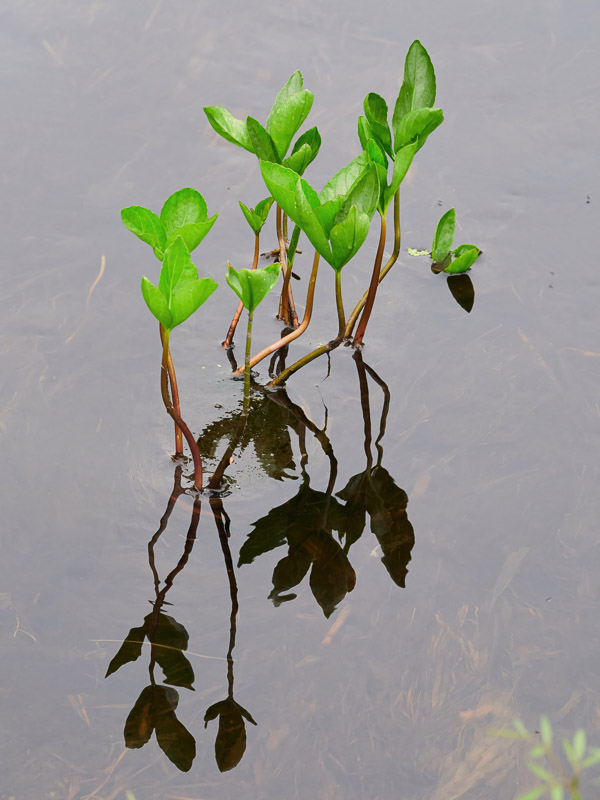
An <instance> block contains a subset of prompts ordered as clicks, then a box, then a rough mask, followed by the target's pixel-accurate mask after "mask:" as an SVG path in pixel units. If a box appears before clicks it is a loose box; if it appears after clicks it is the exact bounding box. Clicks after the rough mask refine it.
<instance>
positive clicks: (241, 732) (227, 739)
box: [204, 697, 256, 772]
mask: <svg viewBox="0 0 600 800" xmlns="http://www.w3.org/2000/svg"><path fill="white" fill-rule="evenodd" d="M217 717H219V730H218V732H217V739H216V741H215V757H216V760H217V766H218V768H219V771H220V772H227V771H228V770H230V769H233V768H234V767H236V766H237V765H238V764H239V763H240V761H241V760H242V756H243V755H244V751H245V750H246V725H245V723H244V718H245V719H247V720H248V722H251V723H252V724H253V725H256V722H255V721H254V720H253V719H252V717H251V715H250V713H249V712H248V711H246V709H245V708H242V706H241V705H239V703H236V702H235V700H234V699H233V697H228V698H227V699H226V700H221V701H220V702H218V703H215V704H214V705H212V706H211V707H210V708H208V709H207V711H206V714H205V715H204V727H205V728H206V727H207V726H208V723H209V722H210V721H211V720H213V719H216V718H217Z"/></svg>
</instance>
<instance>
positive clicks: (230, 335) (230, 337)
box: [222, 233, 260, 348]
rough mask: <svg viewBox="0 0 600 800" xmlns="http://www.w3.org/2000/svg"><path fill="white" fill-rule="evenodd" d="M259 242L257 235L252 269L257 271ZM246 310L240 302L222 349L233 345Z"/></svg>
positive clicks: (256, 235) (257, 235)
mask: <svg viewBox="0 0 600 800" xmlns="http://www.w3.org/2000/svg"><path fill="white" fill-rule="evenodd" d="M259 241H260V235H259V234H258V233H257V234H255V236H254V259H253V260H252V269H256V268H257V266H258V251H259V247H260V245H259ZM243 310H244V304H243V303H242V301H241V300H240V302H239V304H238V307H237V308H236V310H235V314H234V315H233V319H232V320H231V325H230V326H229V330H228V331H227V336H226V337H225V341H224V342H223V344H222V347H225V348H227V347H231V343H232V341H233V335H234V333H235V329H236V328H237V324H238V322H239V320H240V317H241V316H242V311H243Z"/></svg>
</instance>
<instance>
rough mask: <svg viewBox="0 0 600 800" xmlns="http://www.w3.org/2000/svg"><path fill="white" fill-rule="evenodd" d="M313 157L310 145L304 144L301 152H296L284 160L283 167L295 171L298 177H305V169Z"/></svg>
mask: <svg viewBox="0 0 600 800" xmlns="http://www.w3.org/2000/svg"><path fill="white" fill-rule="evenodd" d="M311 156H312V150H311V149H310V145H308V144H303V145H302V147H301V148H300V149H299V150H296V152H295V153H292V154H291V156H289V157H288V158H286V159H284V161H283V166H284V167H287V168H288V169H293V170H294V172H297V173H298V175H303V174H304V171H305V169H306V168H307V167H308V165H309V164H310V162H311V160H312V159H311Z"/></svg>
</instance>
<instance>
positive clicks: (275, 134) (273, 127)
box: [267, 89, 314, 159]
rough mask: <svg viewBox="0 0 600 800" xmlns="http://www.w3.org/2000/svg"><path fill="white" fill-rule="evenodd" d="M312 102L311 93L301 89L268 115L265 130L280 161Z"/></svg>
mask: <svg viewBox="0 0 600 800" xmlns="http://www.w3.org/2000/svg"><path fill="white" fill-rule="evenodd" d="M313 100H314V95H313V93H312V92H309V91H307V90H306V89H303V90H302V91H301V92H298V93H297V94H294V95H292V96H291V97H288V99H287V100H285V101H284V102H283V103H282V104H281V105H280V106H278V107H277V108H275V109H274V110H272V111H271V113H270V114H269V119H268V120H267V130H268V131H269V133H270V134H271V138H272V139H273V141H274V143H275V148H276V150H277V154H278V155H279V158H280V159H282V158H284V157H285V154H286V153H287V151H288V149H289V146H290V144H291V142H292V139H293V138H294V136H295V135H296V133H297V131H298V129H299V128H300V126H301V125H302V123H303V122H304V120H305V119H306V117H307V116H308V114H309V112H310V109H311V108H312V104H313Z"/></svg>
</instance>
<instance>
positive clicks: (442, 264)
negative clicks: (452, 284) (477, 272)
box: [431, 208, 481, 275]
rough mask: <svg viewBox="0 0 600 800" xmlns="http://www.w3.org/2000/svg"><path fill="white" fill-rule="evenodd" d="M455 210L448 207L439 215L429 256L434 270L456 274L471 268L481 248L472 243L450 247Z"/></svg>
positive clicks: (452, 238)
mask: <svg viewBox="0 0 600 800" xmlns="http://www.w3.org/2000/svg"><path fill="white" fill-rule="evenodd" d="M455 224H456V212H455V210H454V209H453V208H450V209H449V210H448V211H446V213H445V214H443V215H442V216H441V217H440V220H439V222H438V224H437V227H436V229H435V234H434V237H433V244H432V246H431V258H432V261H433V265H432V266H433V270H434V272H447V273H448V274H450V275H457V274H460V273H461V272H466V271H467V270H468V269H471V267H472V266H473V264H474V263H475V262H476V261H477V259H478V258H479V256H480V255H481V250H480V249H479V248H478V247H476V245H474V244H461V245H459V246H458V247H456V248H455V249H454V250H453V249H452V242H453V241H454V228H455Z"/></svg>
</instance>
